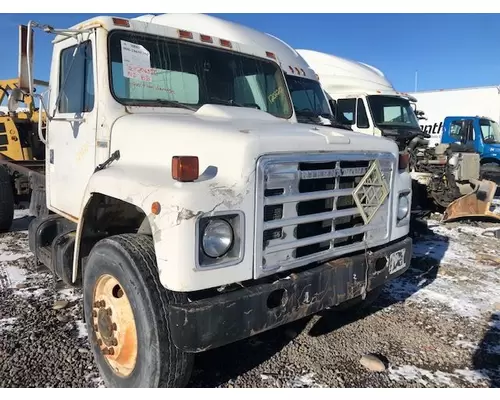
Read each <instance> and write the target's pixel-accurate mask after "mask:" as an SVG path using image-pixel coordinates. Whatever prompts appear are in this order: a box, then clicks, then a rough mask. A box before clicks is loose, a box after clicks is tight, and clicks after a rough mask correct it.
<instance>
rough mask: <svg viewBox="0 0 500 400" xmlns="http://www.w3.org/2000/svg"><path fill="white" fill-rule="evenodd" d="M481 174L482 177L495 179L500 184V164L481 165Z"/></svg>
mask: <svg viewBox="0 0 500 400" xmlns="http://www.w3.org/2000/svg"><path fill="white" fill-rule="evenodd" d="M480 176H481V179H487V180H489V181H493V182H495V183H496V184H497V185H499V184H500V164H497V163H486V164H483V165H481V168H480Z"/></svg>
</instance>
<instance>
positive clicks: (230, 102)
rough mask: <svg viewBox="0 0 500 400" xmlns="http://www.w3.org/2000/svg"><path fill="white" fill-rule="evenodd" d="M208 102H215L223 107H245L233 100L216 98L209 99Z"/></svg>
mask: <svg viewBox="0 0 500 400" xmlns="http://www.w3.org/2000/svg"><path fill="white" fill-rule="evenodd" d="M209 100H210V101H216V102H218V103H219V104H222V105H224V106H234V107H245V106H244V105H243V104H240V103H236V102H235V101H234V100H233V99H229V100H226V99H219V98H218V97H210V99H209Z"/></svg>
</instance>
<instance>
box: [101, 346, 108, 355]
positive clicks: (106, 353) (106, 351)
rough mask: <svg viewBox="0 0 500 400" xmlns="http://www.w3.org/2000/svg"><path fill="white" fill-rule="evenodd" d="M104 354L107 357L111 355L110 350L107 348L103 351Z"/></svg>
mask: <svg viewBox="0 0 500 400" xmlns="http://www.w3.org/2000/svg"><path fill="white" fill-rule="evenodd" d="M102 354H104V355H105V356H107V355H108V354H109V349H108V348H107V347H106V348H104V349H102Z"/></svg>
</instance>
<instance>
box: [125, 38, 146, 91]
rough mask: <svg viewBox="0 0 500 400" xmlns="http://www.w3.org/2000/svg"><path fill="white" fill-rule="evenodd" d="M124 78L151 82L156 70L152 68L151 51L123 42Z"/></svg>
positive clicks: (138, 45)
mask: <svg viewBox="0 0 500 400" xmlns="http://www.w3.org/2000/svg"><path fill="white" fill-rule="evenodd" d="M121 47H122V62H123V76H125V77H126V78H132V79H139V80H141V81H145V82H151V81H152V78H151V75H153V74H154V68H151V58H150V54H149V51H148V50H146V49H145V48H144V46H141V45H140V44H135V43H130V42H126V41H125V40H122V41H121Z"/></svg>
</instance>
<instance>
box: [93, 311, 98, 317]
mask: <svg viewBox="0 0 500 400" xmlns="http://www.w3.org/2000/svg"><path fill="white" fill-rule="evenodd" d="M92 317H94V318H97V311H96V310H92Z"/></svg>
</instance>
